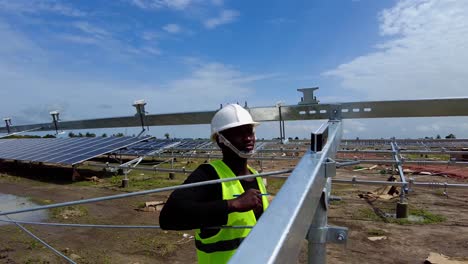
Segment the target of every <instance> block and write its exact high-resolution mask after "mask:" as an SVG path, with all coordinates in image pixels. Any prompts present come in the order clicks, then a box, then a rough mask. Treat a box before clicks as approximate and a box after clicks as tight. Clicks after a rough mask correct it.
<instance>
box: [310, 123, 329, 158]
mask: <svg viewBox="0 0 468 264" xmlns="http://www.w3.org/2000/svg"><path fill="white" fill-rule="evenodd" d="M327 140H328V123H326V124H323V125H322V126H321V127H319V129H317V131H315V132H314V133H312V135H311V139H310V141H311V142H310V148H311V150H312V151H313V152H319V151H322V149H323V147H324V146H325V144H327Z"/></svg>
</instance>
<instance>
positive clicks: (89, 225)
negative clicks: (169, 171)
mask: <svg viewBox="0 0 468 264" xmlns="http://www.w3.org/2000/svg"><path fill="white" fill-rule="evenodd" d="M9 219H10V220H5V219H0V222H5V223H18V224H27V225H42V226H56V227H84V228H115V229H161V226H158V225H99V224H94V225H92V224H65V223H46V222H32V221H20V220H15V219H11V218H9ZM214 228H216V229H220V228H221V229H245V228H253V226H212V227H206V229H214Z"/></svg>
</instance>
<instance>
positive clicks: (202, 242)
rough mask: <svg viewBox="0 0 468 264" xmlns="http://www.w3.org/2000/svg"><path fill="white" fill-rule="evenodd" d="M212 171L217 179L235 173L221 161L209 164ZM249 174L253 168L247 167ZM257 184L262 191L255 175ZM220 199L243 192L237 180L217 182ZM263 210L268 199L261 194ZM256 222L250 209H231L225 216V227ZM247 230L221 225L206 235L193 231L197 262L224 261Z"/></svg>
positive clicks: (229, 256) (260, 182)
mask: <svg viewBox="0 0 468 264" xmlns="http://www.w3.org/2000/svg"><path fill="white" fill-rule="evenodd" d="M210 165H211V166H213V168H214V169H215V170H216V173H217V174H218V177H219V178H220V179H226V178H233V177H236V175H235V174H234V173H233V172H232V171H231V169H230V168H229V167H228V166H227V165H226V164H225V163H224V162H223V161H221V160H215V161H212V162H211V163H210ZM248 168H249V170H250V171H251V172H252V173H253V174H258V173H257V171H255V170H254V169H252V168H251V167H250V166H248ZM256 180H257V184H258V187H259V189H260V192H261V193H266V188H265V185H264V184H263V180H262V178H261V177H257V178H256ZM221 187H222V192H223V200H231V199H234V197H235V195H239V194H242V193H244V188H243V187H242V184H241V183H240V181H238V180H237V181H230V182H222V183H221ZM262 203H263V210H264V211H265V210H266V209H267V207H268V198H267V197H266V196H262ZM256 223H257V220H256V219H255V214H254V212H253V210H250V211H247V212H242V213H240V212H234V213H230V214H229V215H228V221H227V226H254V225H255V224H256ZM249 233H250V228H243V229H240V228H223V229H221V230H220V231H219V232H218V233H217V234H216V235H214V236H212V237H208V238H201V237H200V236H199V234H200V230H199V229H198V230H196V231H195V246H196V248H197V255H198V263H204V264H205V263H216V264H218V263H227V262H228V261H229V259H230V258H231V256H232V255H233V254H234V253H235V250H236V249H237V248H238V247H239V245H240V243H241V242H242V240H243V239H244V238H245V237H246V236H247V235H248V234H249Z"/></svg>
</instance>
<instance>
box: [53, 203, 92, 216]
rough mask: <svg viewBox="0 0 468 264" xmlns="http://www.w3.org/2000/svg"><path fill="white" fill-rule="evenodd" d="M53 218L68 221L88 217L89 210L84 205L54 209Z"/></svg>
mask: <svg viewBox="0 0 468 264" xmlns="http://www.w3.org/2000/svg"><path fill="white" fill-rule="evenodd" d="M51 211H52V218H62V219H68V218H73V217H82V216H87V215H88V208H86V207H84V206H82V205H73V206H66V207H57V208H52V209H51Z"/></svg>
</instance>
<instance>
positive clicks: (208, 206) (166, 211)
mask: <svg viewBox="0 0 468 264" xmlns="http://www.w3.org/2000/svg"><path fill="white" fill-rule="evenodd" d="M215 179H218V176H217V174H216V171H215V170H214V168H213V167H212V166H211V165H209V164H202V165H200V166H199V167H198V168H197V169H196V170H195V171H194V172H192V174H190V176H189V177H188V178H187V179H186V180H185V182H184V184H187V183H194V182H201V181H207V180H215ZM227 220H228V206H227V201H225V200H223V199H222V189H221V184H220V183H217V184H210V185H203V186H198V187H193V188H188V189H178V190H175V191H174V192H172V194H171V195H170V196H169V199H168V200H167V202H166V204H165V205H164V207H163V209H162V211H161V214H160V215H159V224H160V225H161V228H162V229H169V230H188V229H197V228H202V227H207V226H221V225H226V224H227Z"/></svg>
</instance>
